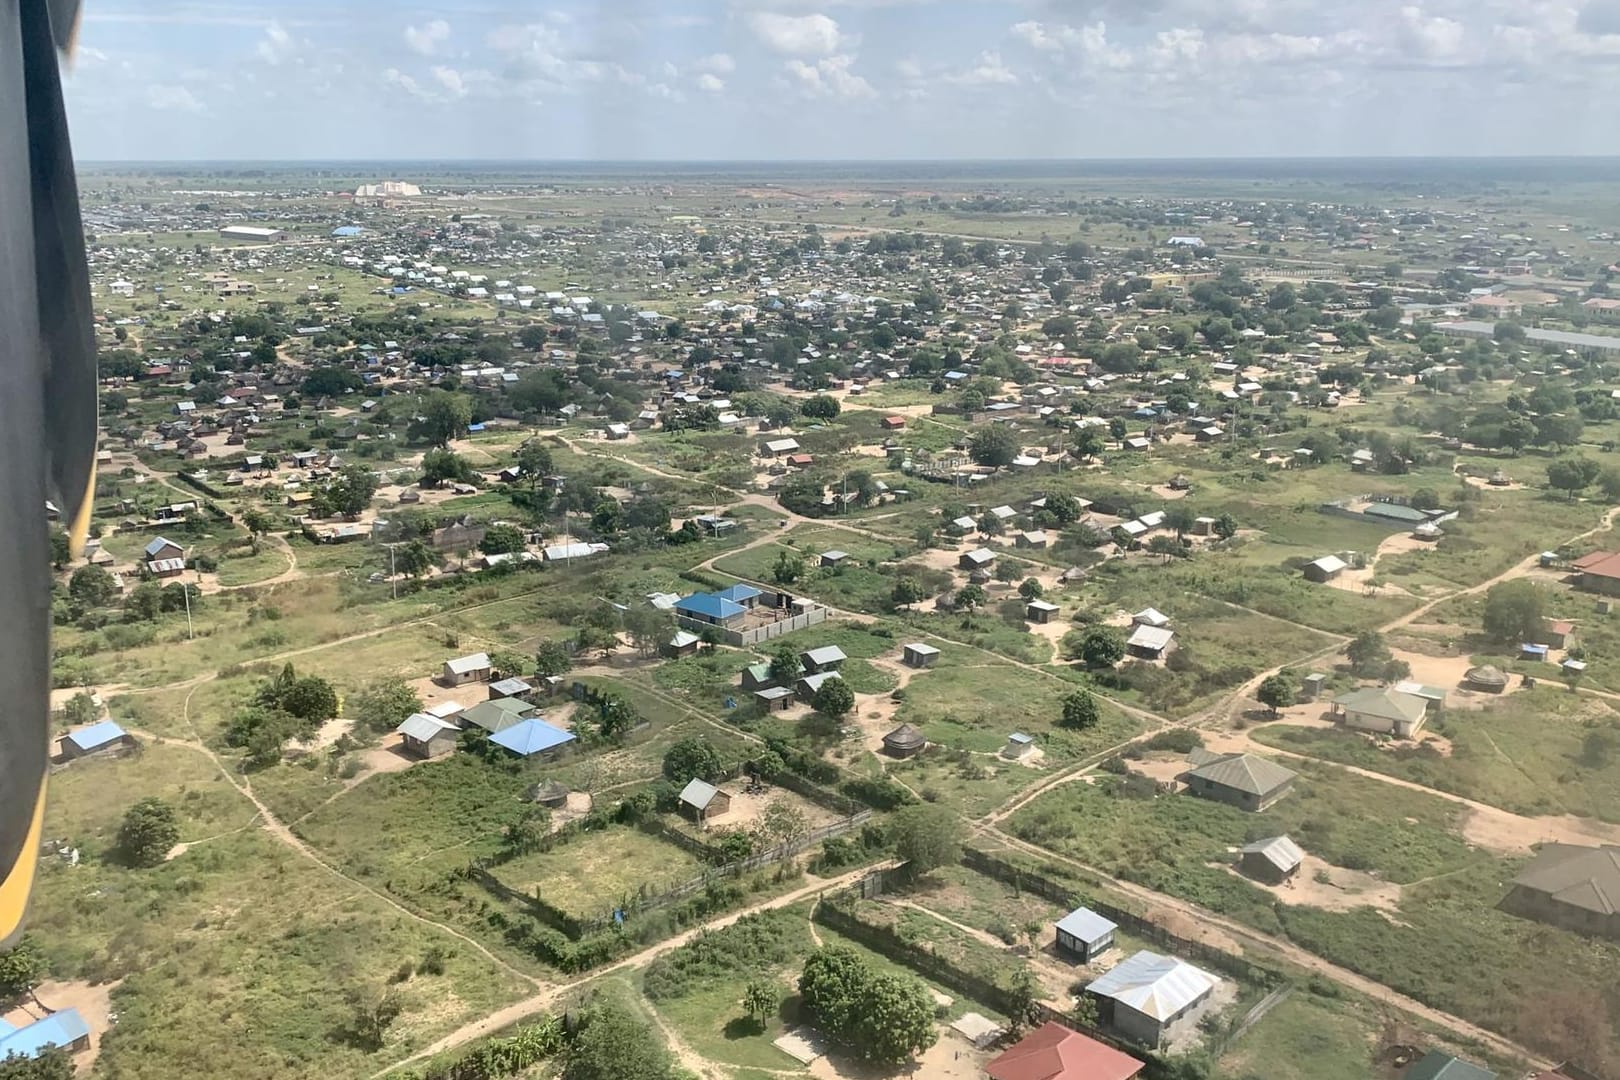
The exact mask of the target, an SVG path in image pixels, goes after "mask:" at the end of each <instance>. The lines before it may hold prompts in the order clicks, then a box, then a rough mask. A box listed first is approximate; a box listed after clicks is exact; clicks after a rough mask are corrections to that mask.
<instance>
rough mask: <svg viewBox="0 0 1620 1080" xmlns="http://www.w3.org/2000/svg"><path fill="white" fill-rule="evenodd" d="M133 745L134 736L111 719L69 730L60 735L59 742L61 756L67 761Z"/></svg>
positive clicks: (124, 748) (125, 748)
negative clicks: (60, 740)
mask: <svg viewBox="0 0 1620 1080" xmlns="http://www.w3.org/2000/svg"><path fill="white" fill-rule="evenodd" d="M134 745H135V739H134V736H132V735H130V734H129V732H127V731H125V730H124V729H123V728H121V727H119V726H118V724H117V722H116V721H113V720H103V721H101V722H100V723H96V724H91V725H89V726H88V727H82V728H79V729H77V730H76V731H70V732H68V733H67V734H66V735H63V736H62V742H61V748H62V757H63V759H65V760H69V761H71V760H72V759H74V758H81V757H85V756H87V755H89V754H102V753H107V752H109V751H117V750H127V749H129V748H130V747H133V746H134Z"/></svg>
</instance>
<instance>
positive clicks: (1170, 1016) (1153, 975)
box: [1086, 949, 1220, 1047]
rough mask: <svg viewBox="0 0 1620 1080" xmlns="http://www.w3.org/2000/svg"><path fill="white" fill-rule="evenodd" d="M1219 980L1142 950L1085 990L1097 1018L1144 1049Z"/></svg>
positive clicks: (1188, 1016) (1193, 1007)
mask: <svg viewBox="0 0 1620 1080" xmlns="http://www.w3.org/2000/svg"><path fill="white" fill-rule="evenodd" d="M1219 984H1220V980H1219V979H1217V978H1216V977H1215V976H1213V975H1211V974H1209V973H1208V972H1207V971H1203V970H1201V969H1199V968H1195V967H1193V966H1192V965H1191V964H1189V963H1187V962H1186V961H1185V960H1180V959H1177V958H1176V957H1174V956H1161V955H1159V954H1158V953H1154V952H1148V951H1147V950H1146V949H1144V950H1142V951H1141V952H1139V953H1137V954H1136V955H1134V956H1131V957H1128V958H1126V959H1125V960H1122V961H1120V963H1119V964H1118V965H1116V966H1115V967H1114V968H1113V969H1112V970H1110V971H1109V972H1108V973H1107V974H1106V975H1104V976H1103V977H1102V978H1100V979H1097V980H1096V981H1094V982H1092V983H1091V984H1090V985H1088V986H1087V987H1086V993H1087V994H1090V995H1091V996H1092V997H1094V998H1096V999H1097V1012H1098V1020H1099V1022H1101V1023H1102V1024H1103V1025H1105V1026H1108V1027H1112V1028H1113V1029H1114V1030H1116V1031H1118V1032H1119V1033H1120V1034H1122V1035H1124V1036H1125V1037H1127V1038H1129V1039H1132V1040H1134V1041H1136V1042H1139V1043H1141V1044H1143V1045H1144V1046H1152V1047H1157V1046H1159V1044H1160V1043H1162V1042H1164V1040H1165V1039H1166V1038H1167V1037H1169V1036H1170V1035H1171V1034H1172V1033H1173V1032H1174V1031H1175V1030H1176V1028H1177V1025H1178V1024H1182V1023H1184V1022H1191V1020H1192V1015H1191V1014H1192V1013H1193V1012H1194V1011H1195V1010H1196V1009H1197V1008H1198V1006H1199V1005H1202V1004H1203V1003H1204V1002H1205V1001H1208V1000H1209V997H1210V995H1211V994H1212V993H1214V991H1215V987H1216V986H1217V985H1219Z"/></svg>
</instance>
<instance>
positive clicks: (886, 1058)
mask: <svg viewBox="0 0 1620 1080" xmlns="http://www.w3.org/2000/svg"><path fill="white" fill-rule="evenodd" d="M938 1038H939V1032H938V1030H937V1029H936V1027H935V1025H934V999H933V998H932V997H931V996H930V995H929V993H928V990H927V988H926V987H924V986H923V984H922V982H921V981H920V980H918V979H917V977H916V976H914V975H900V974H895V973H892V972H883V973H880V974H874V975H872V976H871V977H870V978H869V979H868V980H867V983H866V986H865V987H864V989H863V992H862V994H861V1008H860V1013H859V1015H858V1016H857V1017H856V1024H855V1030H854V1032H853V1033H852V1035H851V1037H850V1038H849V1042H850V1043H851V1045H852V1046H853V1048H854V1049H855V1050H856V1052H857V1053H859V1054H860V1055H861V1056H862V1057H863V1058H865V1059H866V1060H868V1061H873V1062H878V1063H880V1064H884V1065H899V1064H902V1063H904V1062H906V1061H908V1060H910V1059H911V1058H912V1057H913V1056H914V1055H916V1054H919V1053H921V1052H922V1051H924V1050H926V1049H928V1048H929V1047H930V1046H933V1045H934V1042H935V1040H936V1039H938Z"/></svg>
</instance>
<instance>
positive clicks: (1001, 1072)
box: [984, 1020, 1146, 1080]
mask: <svg viewBox="0 0 1620 1080" xmlns="http://www.w3.org/2000/svg"><path fill="white" fill-rule="evenodd" d="M1144 1068H1146V1066H1145V1065H1144V1064H1143V1063H1142V1062H1140V1061H1137V1060H1136V1059H1135V1058H1133V1057H1131V1056H1130V1055H1129V1054H1127V1053H1125V1052H1124V1051H1122V1050H1115V1049H1114V1048H1113V1047H1112V1046H1109V1045H1108V1044H1107V1043H1102V1042H1098V1041H1097V1040H1096V1039H1093V1038H1091V1037H1090V1036H1087V1035H1082V1034H1080V1033H1079V1032H1078V1031H1075V1030H1074V1029H1072V1028H1067V1027H1064V1026H1063V1025H1062V1024H1059V1023H1057V1022H1055V1021H1052V1020H1048V1021H1047V1022H1046V1023H1044V1024H1042V1025H1041V1026H1040V1027H1038V1028H1036V1029H1035V1030H1033V1031H1031V1032H1030V1033H1029V1034H1027V1035H1025V1036H1024V1037H1023V1038H1022V1039H1020V1040H1018V1042H1016V1043H1015V1044H1013V1045H1012V1046H1010V1047H1008V1048H1007V1049H1006V1050H1004V1051H1002V1053H1001V1054H1000V1055H999V1056H997V1057H995V1058H992V1059H991V1060H990V1061H989V1062H988V1063H986V1065H985V1067H984V1071H985V1074H986V1075H987V1076H989V1077H990V1080H1131V1078H1132V1077H1134V1076H1136V1075H1137V1074H1138V1073H1140V1072H1141V1071H1142V1070H1143V1069H1144Z"/></svg>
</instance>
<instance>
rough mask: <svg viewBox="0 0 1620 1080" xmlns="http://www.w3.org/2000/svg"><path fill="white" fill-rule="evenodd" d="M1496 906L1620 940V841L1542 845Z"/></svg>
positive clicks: (1584, 932) (1544, 921) (1580, 931)
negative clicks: (1596, 844)
mask: <svg viewBox="0 0 1620 1080" xmlns="http://www.w3.org/2000/svg"><path fill="white" fill-rule="evenodd" d="M1500 906H1501V908H1502V910H1503V911H1506V912H1509V913H1511V914H1514V915H1518V916H1520V917H1521V918H1526V919H1534V920H1535V921H1537V922H1542V923H1547V924H1549V925H1551V926H1558V927H1562V928H1563V929H1565V930H1572V931H1574V932H1575V933H1577V934H1593V935H1597V936H1600V937H1608V938H1613V939H1614V940H1616V941H1620V846H1616V845H1613V844H1604V845H1602V846H1601V847H1586V846H1583V845H1580V844H1543V845H1542V846H1541V849H1540V850H1539V851H1537V852H1536V857H1535V858H1533V859H1531V860H1530V862H1529V863H1528V864H1527V865H1526V866H1525V868H1524V869H1523V870H1521V871H1519V876H1518V877H1516V878H1514V879H1513V888H1512V889H1511V890H1509V892H1508V894H1507V896H1505V897H1503V899H1502V903H1501V905H1500Z"/></svg>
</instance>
